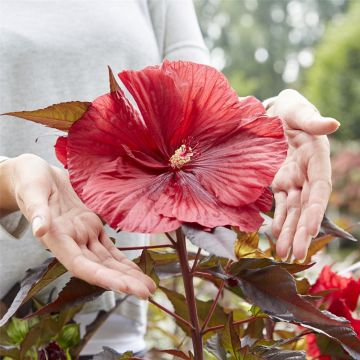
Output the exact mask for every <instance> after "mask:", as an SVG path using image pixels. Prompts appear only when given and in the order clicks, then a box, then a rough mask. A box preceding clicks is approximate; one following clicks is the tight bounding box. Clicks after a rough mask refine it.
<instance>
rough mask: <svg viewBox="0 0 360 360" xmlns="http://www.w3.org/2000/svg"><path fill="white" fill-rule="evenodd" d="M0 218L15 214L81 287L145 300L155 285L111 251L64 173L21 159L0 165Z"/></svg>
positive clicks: (34, 159) (96, 220)
mask: <svg viewBox="0 0 360 360" xmlns="http://www.w3.org/2000/svg"><path fill="white" fill-rule="evenodd" d="M0 168H1V172H0V189H1V193H2V198H1V200H2V201H1V204H0V213H1V214H5V213H9V212H13V211H16V210H20V211H21V212H22V213H23V214H24V216H25V217H26V218H27V220H28V221H29V222H30V223H31V224H32V229H33V233H34V236H36V237H37V238H39V240H40V241H41V242H42V243H43V245H44V246H45V247H46V248H48V249H49V250H50V251H51V252H52V253H53V254H54V256H56V257H57V259H58V260H59V261H60V262H61V263H62V264H63V265H64V266H65V267H66V268H67V269H68V270H69V271H70V272H71V273H72V275H73V276H76V277H78V278H80V279H82V280H85V281H86V282H88V283H90V284H94V285H98V286H101V287H103V288H106V289H110V290H113V291H117V292H124V293H127V294H132V295H136V296H138V297H141V298H144V299H145V298H147V297H149V296H150V294H151V293H153V292H154V291H155V287H156V286H155V283H154V282H153V281H152V279H151V278H150V277H148V276H147V275H145V274H144V273H143V272H142V271H141V269H140V268H139V267H138V266H137V265H136V264H135V263H134V262H132V261H131V260H129V259H127V258H126V256H125V255H124V254H123V253H122V252H121V251H120V250H118V249H117V248H116V246H115V245H114V244H113V242H112V241H111V240H110V238H109V237H108V236H107V234H106V233H105V231H104V227H103V224H102V222H101V220H100V218H99V217H98V216H97V215H96V214H95V213H93V212H92V211H90V210H89V209H88V208H87V207H86V206H85V205H84V204H83V203H82V202H81V200H80V199H79V198H78V196H77V195H76V193H75V191H74V190H73V188H72V186H71V184H70V181H69V178H68V174H67V172H66V171H64V170H61V169H59V168H56V167H54V166H51V165H49V164H48V163H47V162H46V161H44V160H43V159H41V158H40V157H38V156H36V155H32V154H23V155H20V156H18V157H16V158H12V159H8V160H6V161H4V162H3V163H1V164H0Z"/></svg>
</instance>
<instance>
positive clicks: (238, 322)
mask: <svg viewBox="0 0 360 360" xmlns="http://www.w3.org/2000/svg"><path fill="white" fill-rule="evenodd" d="M258 318H259V317H256V316H252V317H251V318H248V319H245V320H238V321H234V322H233V325H234V326H236V325H241V324H246V323H248V322H251V321H253V320H255V319H258ZM224 327H225V325H216V326H211V327H208V328H207V329H206V330H205V331H204V332H203V335H204V334H206V333H208V332H209V331H216V330H221V329H223V328H224Z"/></svg>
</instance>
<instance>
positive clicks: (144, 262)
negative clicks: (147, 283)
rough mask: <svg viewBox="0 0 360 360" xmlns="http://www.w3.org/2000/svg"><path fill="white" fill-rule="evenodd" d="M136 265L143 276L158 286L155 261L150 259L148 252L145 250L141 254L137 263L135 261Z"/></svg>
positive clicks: (158, 280)
mask: <svg viewBox="0 0 360 360" xmlns="http://www.w3.org/2000/svg"><path fill="white" fill-rule="evenodd" d="M137 264H138V265H139V267H140V269H141V270H142V271H143V272H144V274H146V275H148V276H150V277H151V278H152V279H153V280H154V282H155V284H156V285H159V282H160V279H159V277H158V276H157V274H156V272H155V268H154V267H155V261H154V259H153V258H152V257H151V254H150V252H149V251H148V250H147V249H145V250H143V252H142V253H141V256H140V259H139V261H137Z"/></svg>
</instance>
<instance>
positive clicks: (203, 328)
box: [201, 281, 225, 334]
mask: <svg viewBox="0 0 360 360" xmlns="http://www.w3.org/2000/svg"><path fill="white" fill-rule="evenodd" d="M224 286H225V281H223V282H222V283H221V285H220V286H219V290H218V292H217V294H216V297H215V300H214V301H213V303H212V304H211V308H210V310H209V313H208V314H207V316H206V319H205V322H204V324H203V326H202V328H201V333H202V334H204V333H205V331H206V327H207V326H208V324H209V322H210V320H211V318H212V316H213V314H214V311H215V309H216V306H217V304H218V302H219V299H220V296H221V294H222V291H223V290H224Z"/></svg>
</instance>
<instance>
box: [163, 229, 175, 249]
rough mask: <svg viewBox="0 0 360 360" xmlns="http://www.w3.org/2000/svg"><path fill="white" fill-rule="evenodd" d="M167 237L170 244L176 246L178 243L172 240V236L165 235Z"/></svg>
mask: <svg viewBox="0 0 360 360" xmlns="http://www.w3.org/2000/svg"><path fill="white" fill-rule="evenodd" d="M165 235H166V237H167V238H168V239H169V240H170V242H171V243H172V244H173V246H176V241H175V240H174V239H173V238H172V236H171V235H170V234H169V233H167V232H166V233H165Z"/></svg>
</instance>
